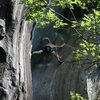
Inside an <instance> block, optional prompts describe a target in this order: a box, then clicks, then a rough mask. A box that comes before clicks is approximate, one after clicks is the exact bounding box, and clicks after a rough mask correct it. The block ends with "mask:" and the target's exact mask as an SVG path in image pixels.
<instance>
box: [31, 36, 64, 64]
mask: <svg viewBox="0 0 100 100" xmlns="http://www.w3.org/2000/svg"><path fill="white" fill-rule="evenodd" d="M43 41H45V43H44V44H43V45H42V47H41V49H40V50H38V51H34V52H32V54H42V53H51V54H53V55H54V56H55V57H56V59H57V60H58V62H59V63H60V64H61V63H62V62H63V61H61V60H60V56H59V54H58V52H57V48H62V47H63V46H64V45H65V43H64V44H62V45H54V44H53V43H51V41H50V39H49V38H48V37H45V38H43V39H42V42H43Z"/></svg>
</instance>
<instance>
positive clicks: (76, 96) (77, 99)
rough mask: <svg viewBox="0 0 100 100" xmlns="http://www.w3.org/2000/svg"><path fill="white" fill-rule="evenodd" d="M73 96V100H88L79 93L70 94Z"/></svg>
mask: <svg viewBox="0 0 100 100" xmlns="http://www.w3.org/2000/svg"><path fill="white" fill-rule="evenodd" d="M70 95H71V100H87V99H84V98H83V97H82V96H81V95H80V94H78V93H74V92H70Z"/></svg>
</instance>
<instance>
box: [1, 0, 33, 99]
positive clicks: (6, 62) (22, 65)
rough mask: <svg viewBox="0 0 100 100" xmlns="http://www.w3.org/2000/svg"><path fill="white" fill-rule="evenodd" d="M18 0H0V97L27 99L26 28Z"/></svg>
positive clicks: (29, 97) (27, 55) (27, 62)
mask: <svg viewBox="0 0 100 100" xmlns="http://www.w3.org/2000/svg"><path fill="white" fill-rule="evenodd" d="M23 8H24V7H23V5H20V4H19V0H12V1H11V0H0V100H31V99H32V85H31V67H30V47H31V40H30V31H31V26H32V25H30V24H29V23H28V22H26V21H24V20H23V19H22V17H23V10H24V9H23Z"/></svg>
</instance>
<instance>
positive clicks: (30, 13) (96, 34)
mask: <svg viewBox="0 0 100 100" xmlns="http://www.w3.org/2000/svg"><path fill="white" fill-rule="evenodd" d="M21 3H24V4H25V8H26V11H25V16H24V17H25V18H26V19H27V20H29V21H33V20H34V21H35V22H39V23H40V27H42V28H43V27H45V26H46V25H48V24H50V23H51V22H54V28H58V27H63V26H65V25H69V23H71V24H70V27H72V29H75V30H76V33H75V34H74V36H76V40H77V41H79V42H80V45H79V49H78V50H77V51H75V52H74V54H75V58H76V59H77V60H83V59H85V58H86V59H89V60H90V61H91V63H93V64H94V63H99V61H100V11H99V8H100V1H97V0H87V1H86V0H63V1H62V0H57V1H55V0H34V1H33V0H21ZM55 6H57V7H61V8H62V9H65V8H68V9H70V12H71V14H72V17H73V18H72V19H68V18H67V17H65V16H63V15H62V14H60V13H59V12H56V11H55V10H54V9H53V8H54V7H55ZM76 6H77V7H80V8H81V10H82V11H85V13H84V12H83V16H81V18H80V19H78V18H76V16H75V13H74V11H75V7H76ZM76 12H77V11H76ZM41 19H42V20H41ZM40 20H41V21H40ZM64 20H66V21H67V22H68V23H66V22H64Z"/></svg>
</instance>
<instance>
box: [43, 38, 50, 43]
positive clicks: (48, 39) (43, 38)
mask: <svg viewBox="0 0 100 100" xmlns="http://www.w3.org/2000/svg"><path fill="white" fill-rule="evenodd" d="M42 40H48V41H49V43H51V41H50V39H49V38H48V37H44V38H43V39H42Z"/></svg>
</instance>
